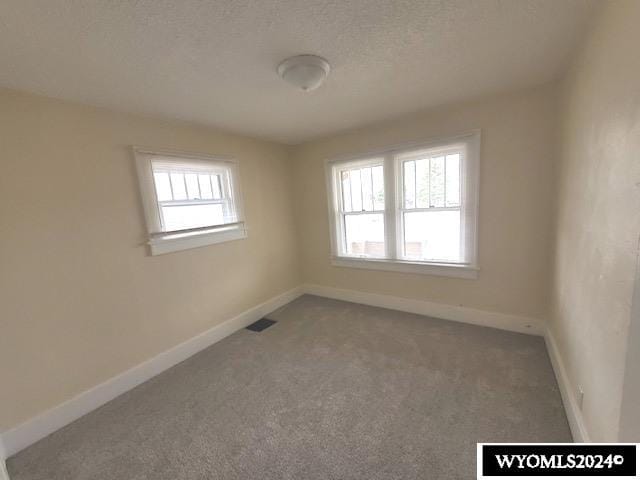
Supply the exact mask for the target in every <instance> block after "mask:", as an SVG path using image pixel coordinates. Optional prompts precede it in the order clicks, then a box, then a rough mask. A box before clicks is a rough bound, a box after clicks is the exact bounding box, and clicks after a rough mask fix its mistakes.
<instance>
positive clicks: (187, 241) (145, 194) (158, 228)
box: [131, 146, 247, 255]
mask: <svg viewBox="0 0 640 480" xmlns="http://www.w3.org/2000/svg"><path fill="white" fill-rule="evenodd" d="M131 148H132V150H133V154H134V158H135V164H136V170H137V173H138V181H139V185H140V196H141V200H142V206H143V210H144V215H145V224H146V227H147V235H148V239H147V242H146V243H147V244H148V245H149V248H150V252H151V255H162V254H165V253H170V252H176V251H180V250H186V249H190V248H197V247H204V246H207V245H213V244H216V243H222V242H228V241H232V240H240V239H243V238H246V237H247V226H246V222H245V221H244V209H243V200H242V191H241V189H240V173H239V164H238V161H237V160H236V159H234V158H230V157H224V156H217V155H210V154H205V153H191V152H183V151H179V150H167V149H162V150H157V149H154V148H148V147H140V146H132V147H131ZM154 157H156V158H157V157H167V158H168V159H171V158H175V159H176V161H181V160H182V161H188V162H193V163H194V164H197V163H202V164H204V165H211V164H212V163H213V164H216V165H217V166H218V167H220V166H221V165H222V166H223V167H224V168H228V169H230V170H231V175H230V177H231V178H230V182H231V190H232V192H231V202H233V205H234V207H235V212H236V218H237V222H233V223H227V224H221V225H212V226H205V227H198V228H188V229H184V230H174V231H170V232H168V231H163V230H162V221H161V213H160V205H159V202H158V200H157V196H156V187H155V182H154V179H153V170H152V160H153V159H154Z"/></svg>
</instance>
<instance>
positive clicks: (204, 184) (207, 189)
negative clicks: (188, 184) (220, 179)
mask: <svg viewBox="0 0 640 480" xmlns="http://www.w3.org/2000/svg"><path fill="white" fill-rule="evenodd" d="M198 184H199V185H200V194H201V195H202V199H203V200H210V199H212V198H213V192H212V191H211V180H209V175H198Z"/></svg>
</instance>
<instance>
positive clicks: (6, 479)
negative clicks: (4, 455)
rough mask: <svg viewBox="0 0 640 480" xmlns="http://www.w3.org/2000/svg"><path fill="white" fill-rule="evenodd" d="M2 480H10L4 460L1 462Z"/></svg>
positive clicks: (0, 475) (0, 477)
mask: <svg viewBox="0 0 640 480" xmlns="http://www.w3.org/2000/svg"><path fill="white" fill-rule="evenodd" d="M0 480H9V472H7V466H6V464H5V463H4V460H0Z"/></svg>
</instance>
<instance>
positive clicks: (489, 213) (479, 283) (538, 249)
mask: <svg viewBox="0 0 640 480" xmlns="http://www.w3.org/2000/svg"><path fill="white" fill-rule="evenodd" d="M555 108H556V107H555V89H554V86H553V85H549V86H546V87H541V88H537V89H533V90H528V91H525V92H518V93H510V94H506V95H500V96H495V97H491V98H485V99H483V100H479V101H473V102H468V103H464V104H458V105H453V106H448V107H443V108H437V109H433V110H429V111H427V112H423V113H421V114H419V115H413V116H411V117H405V118H404V119H399V120H396V121H393V122H389V123H386V124H382V125H377V126H372V127H369V128H364V129H361V130H356V131H352V132H349V133H347V134H344V135H339V136H335V137H331V138H328V139H324V140H320V141H315V142H312V143H308V144H304V145H302V146H299V147H297V148H295V149H294V151H293V155H292V156H293V159H294V194H295V199H296V209H295V212H296V223H297V226H298V236H299V241H300V249H301V260H302V269H303V277H304V280H305V281H306V282H309V283H317V284H321V285H328V286H333V287H340V288H348V289H354V290H361V291H366V292H373V293H381V294H390V295H397V296H401V297H408V298H414V299H422V300H430V301H435V302H440V303H446V304H451V305H464V306H469V307H475V308H479V309H484V310H490V311H495V312H504V313H511V314H520V315H526V316H531V317H535V318H542V319H544V318H546V317H547V314H548V280H549V277H550V246H551V223H552V222H551V218H550V216H551V209H552V192H553V185H552V181H553V177H552V170H553V162H554V154H555V144H554V141H555V139H554V134H555V127H556V126H555V118H556V115H555V113H556V111H555ZM476 128H480V129H481V130H482V150H481V172H480V214H479V263H480V268H481V271H480V276H479V278H478V279H477V280H463V279H457V278H447V277H435V276H427V275H414V274H405V273H395V272H382V271H372V270H358V269H350V268H341V267H334V266H331V264H330V262H329V255H330V244H329V224H328V213H327V197H326V187H325V181H324V160H325V159H326V158H332V157H335V156H340V155H344V154H351V153H358V152H366V151H369V150H372V149H376V148H382V147H385V146H390V145H395V144H398V143H402V142H408V141H420V140H426V139H430V138H437V137H445V136H451V135H455V134H459V133H462V132H466V131H469V130H471V129H476Z"/></svg>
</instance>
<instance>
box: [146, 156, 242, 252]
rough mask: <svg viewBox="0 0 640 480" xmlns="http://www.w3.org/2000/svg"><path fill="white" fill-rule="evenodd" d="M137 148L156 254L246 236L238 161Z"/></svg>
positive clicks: (148, 223)
mask: <svg viewBox="0 0 640 480" xmlns="http://www.w3.org/2000/svg"><path fill="white" fill-rule="evenodd" d="M134 152H135V156H136V165H137V169H138V177H139V180H140V187H141V192H142V200H143V205H144V210H145V217H146V222H147V228H148V232H149V245H150V247H151V253H152V254H153V255H157V254H161V253H168V252H172V251H176V250H184V249H187V248H194V247H200V246H205V245H210V244H213V243H220V242H224V241H228V240H236V239H240V238H244V237H246V228H245V225H244V220H243V217H242V208H241V197H240V190H239V185H238V169H237V163H236V162H235V161H234V160H232V159H224V158H217V157H210V156H207V155H196V154H185V153H171V152H154V151H150V150H148V149H142V148H134Z"/></svg>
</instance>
